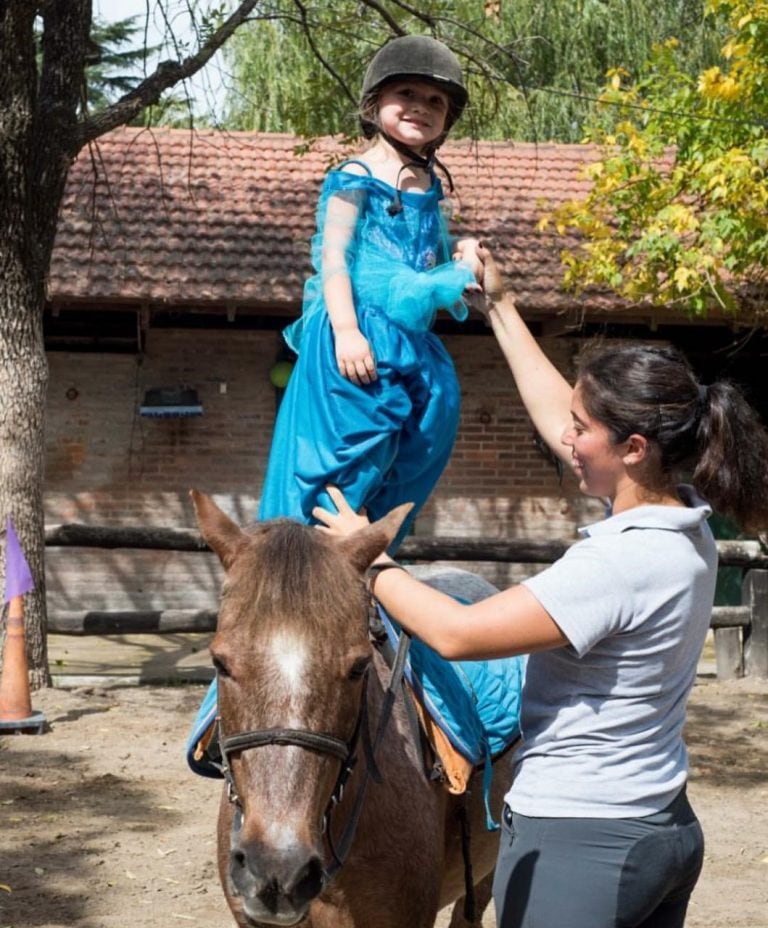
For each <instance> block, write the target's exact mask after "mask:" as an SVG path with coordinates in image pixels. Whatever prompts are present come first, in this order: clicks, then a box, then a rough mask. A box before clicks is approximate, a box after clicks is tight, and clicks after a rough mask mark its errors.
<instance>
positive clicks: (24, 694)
mask: <svg viewBox="0 0 768 928" xmlns="http://www.w3.org/2000/svg"><path fill="white" fill-rule="evenodd" d="M44 728H45V716H44V715H43V713H42V712H35V711H33V709H32V701H31V699H30V696H29V667H28V664H27V646H26V639H25V635H24V605H23V603H22V599H21V596H14V597H13V598H12V599H11V600H10V602H9V603H8V622H7V625H6V631H5V650H4V652H3V671H2V675H1V676H0V732H3V731H5V732H8V731H10V732H14V733H16V734H42V732H43V730H44Z"/></svg>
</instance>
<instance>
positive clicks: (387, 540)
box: [339, 503, 413, 573]
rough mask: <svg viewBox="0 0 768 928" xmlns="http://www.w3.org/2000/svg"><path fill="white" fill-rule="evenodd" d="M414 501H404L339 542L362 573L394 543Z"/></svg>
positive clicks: (341, 548)
mask: <svg viewBox="0 0 768 928" xmlns="http://www.w3.org/2000/svg"><path fill="white" fill-rule="evenodd" d="M411 509H413V503H403V504H402V505H401V506H397V508H395V509H393V510H392V511H391V512H388V513H387V514H386V515H385V516H383V517H382V518H381V519H379V520H378V521H377V522H372V523H371V524H370V525H366V526H365V528H361V529H358V531H356V532H355V533H354V534H353V535H348V536H347V537H346V538H344V539H343V540H342V541H340V542H339V548H340V550H341V551H342V552H343V553H344V554H345V555H346V556H347V557H348V558H349V560H350V561H351V562H352V565H353V566H354V567H356V568H357V569H358V570H359V571H360V573H363V572H364V571H366V570H368V568H369V567H370V566H371V564H372V563H373V562H374V561H375V560H376V558H377V557H378V556H379V555H380V554H381V553H382V552H383V551H386V549H387V548H388V547H389V545H390V544H391V543H392V540H393V539H394V537H395V535H397V533H398V531H399V529H400V526H401V525H402V524H403V522H404V521H405V517H406V516H407V515H408V513H409V512H410V511H411Z"/></svg>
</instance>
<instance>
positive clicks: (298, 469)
mask: <svg viewBox="0 0 768 928" xmlns="http://www.w3.org/2000/svg"><path fill="white" fill-rule="evenodd" d="M354 163H355V164H359V165H361V166H362V167H364V168H365V170H366V171H367V170H368V169H367V167H365V165H362V163H361V162H354ZM342 168H343V166H342ZM331 197H340V198H342V199H343V200H345V201H347V202H348V203H350V204H352V205H353V206H354V207H355V209H356V215H357V221H356V223H355V227H354V232H353V233H352V234H351V235H349V239H350V244H349V246H348V249H347V255H346V257H347V261H346V264H347V269H348V271H349V274H350V278H351V282H352V292H353V298H354V303H355V310H356V313H357V321H358V325H359V328H360V331H361V332H362V333H363V335H364V336H365V337H366V339H367V340H368V343H369V345H370V347H371V350H372V352H373V356H374V359H375V362H376V373H377V377H378V379H377V380H376V381H375V382H373V383H371V384H367V385H363V386H358V385H357V384H354V383H352V382H351V381H350V380H348V379H347V378H346V377H344V376H342V375H341V374H340V373H339V370H338V366H337V363H336V356H335V351H334V334H333V329H332V327H331V322H330V319H329V317H328V313H327V312H326V309H325V303H324V299H323V274H322V262H321V257H322V243H323V236H324V231H325V227H326V220H327V214H328V202H329V200H330V198H331ZM398 197H399V201H400V204H401V207H402V208H401V209H400V210H399V211H397V210H395V209H392V207H393V204H394V203H396V202H397V198H398ZM442 198H443V191H442V187H441V185H440V181H439V180H438V178H437V177H435V176H434V175H433V178H432V183H431V186H430V188H429V190H428V191H427V192H426V193H414V192H412V191H400V192H399V193H397V196H396V191H395V189H394V188H393V187H391V186H390V185H389V184H387V183H385V182H383V181H381V180H379V179H377V178H375V177H372V176H370V173H368V174H365V175H361V174H353V173H351V172H350V171H345V170H343V169H336V170H332V171H330V172H329V173H328V174H327V176H326V179H325V182H324V184H323V188H322V191H321V194H320V200H319V204H318V210H317V232H316V234H315V235H314V237H313V239H312V264H313V267H314V268H315V270H316V272H317V273H316V274H315V275H314V276H313V277H311V278H310V279H309V280H308V281H307V284H306V286H305V290H304V306H303V312H302V315H301V317H300V318H299V319H298V320H297V321H296V322H295V323H293V325H291V326H289V327H288V328H287V329H286V330H285V332H284V335H285V339H286V341H287V342H288V344H289V345H290V347H291V348H292V349H293V350H294V351H296V352H297V353H298V361H297V363H296V367H295V369H294V371H293V373H292V375H291V378H290V381H289V383H288V387H287V390H286V392H285V396H284V397H283V401H282V403H281V405H280V412H279V415H278V418H277V422H276V424H275V433H274V437H273V439H272V449H271V452H270V458H269V463H268V466H267V473H266V477H265V481H264V487H263V491H262V496H261V504H260V507H259V518H260V519H271V518H275V517H278V516H290V517H293V518H297V519H300V520H302V521H304V522H311V521H312V518H311V514H312V509H313V508H314V507H315V506H317V505H321V506H323V507H325V508H329V509H331V511H333V509H334V506H333V504H332V503H331V501H330V499H329V498H328V495H327V493H326V491H325V487H326V485H327V484H334V485H336V486H338V487H339V488H340V489H341V490H342V491H343V492H344V495H345V496H346V498H347V500H348V501H349V503H350V505H351V506H352V507H353V508H354V509H359V508H360V507H361V506H365V507H366V509H367V511H368V514H369V516H370V517H371V519H372V520H374V519H377V518H380V517H381V516H383V515H385V514H386V513H387V512H389V511H390V510H391V509H392V508H394V507H395V506H397V505H399V504H400V503H404V502H413V503H414V504H415V505H414V508H413V510H412V512H411V515H410V517H409V522H410V521H412V520H413V518H414V517H415V515H416V513H417V512H418V510H419V509H420V508H421V507H422V505H423V504H424V502H425V501H426V499H427V497H428V496H429V494H430V492H431V491H432V489H433V487H434V485H435V484H436V483H437V480H438V479H439V477H440V475H441V473H442V472H443V469H444V468H445V465H446V464H447V462H448V458H449V455H450V453H451V449H452V447H453V443H454V439H455V437H456V430H457V427H458V421H459V406H460V392H459V386H458V382H457V379H456V373H455V370H454V367H453V362H452V361H451V359H450V357H449V355H448V353H447V351H446V350H445V348H444V347H443V344H442V342H441V341H440V340H439V339H438V337H437V336H436V335H434V334H433V333H432V332H431V331H430V328H431V326H432V324H433V322H434V319H435V316H436V313H437V310H438V309H446V310H447V311H448V312H450V313H451V314H452V315H453V316H454V317H455V318H456V319H459V320H463V319H465V318H466V316H467V308H466V306H465V305H464V303H463V302H462V294H463V292H464V289H465V287H466V286H467V285H468V284H472V283H474V276H473V274H472V271H471V270H470V268H469V267H468V266H467V265H465V264H461V263H457V262H454V261H452V260H451V253H450V240H449V236H448V230H447V227H446V223H445V221H444V219H443V216H442V212H441V210H440V200H442ZM328 221H329V222H332V221H333V220H332V219H328ZM331 273H332V271H331ZM407 528H408V525H407V524H406V525H405V526H403V529H402V530H401V532H400V536H399V538H398V539H397V540H396V542H395V544H394V545H393V546H392V547H391V548H390V551H393V550H394V549H395V548H396V546H397V543H398V542H399V540H400V539H401V538H402V537H403V536H404V535H405V534H406V532H407Z"/></svg>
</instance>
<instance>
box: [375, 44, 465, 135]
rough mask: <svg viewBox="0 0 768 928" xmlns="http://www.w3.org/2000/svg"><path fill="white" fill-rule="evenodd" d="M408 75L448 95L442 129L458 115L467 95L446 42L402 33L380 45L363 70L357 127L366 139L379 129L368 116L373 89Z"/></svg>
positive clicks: (459, 71) (461, 77) (459, 70)
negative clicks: (449, 104) (366, 67)
mask: <svg viewBox="0 0 768 928" xmlns="http://www.w3.org/2000/svg"><path fill="white" fill-rule="evenodd" d="M408 78H413V79H414V80H422V81H428V82H429V83H432V84H436V85H437V86H438V87H440V89H441V90H443V91H444V92H445V93H446V94H447V95H448V97H449V99H450V101H451V106H450V110H449V113H448V116H447V118H446V121H445V131H446V132H447V131H448V130H449V129H450V127H451V126H452V125H453V123H454V122H456V120H457V119H458V118H459V116H461V114H462V112H463V110H464V107H465V106H466V104H467V100H468V98H469V95H468V94H467V89H466V87H465V86H464V77H463V75H462V73H461V65H460V64H459V62H458V59H457V58H456V56H455V55H454V54H453V52H452V51H451V50H450V48H448V46H447V45H444V44H443V43H442V42H439V41H438V40H437V39H433V38H432V37H431V36H427V35H405V36H401V37H400V38H397V39H392V40H391V41H390V42H387V44H386V45H383V46H382V47H381V48H380V49H379V50H378V52H376V54H375V55H374V56H373V59H372V61H371V63H370V64H369V65H368V70H367V71H366V72H365V77H364V78H363V89H362V93H361V99H360V113H361V115H360V126H361V128H362V130H363V135H365V137H366V138H367V139H370V138H373V136H374V135H376V133H377V132H378V131H379V127H378V126H377V125H376V123H375V122H373V121H372V118H371V109H372V107H371V104H372V103H373V101H374V100H375V96H376V94H377V92H378V91H379V90H380V89H381V87H382V86H383V85H384V84H388V83H390V82H391V81H394V80H401V79H408Z"/></svg>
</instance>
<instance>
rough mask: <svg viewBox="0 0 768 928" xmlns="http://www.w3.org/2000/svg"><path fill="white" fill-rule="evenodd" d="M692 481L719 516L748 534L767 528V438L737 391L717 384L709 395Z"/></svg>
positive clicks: (732, 386)
mask: <svg viewBox="0 0 768 928" xmlns="http://www.w3.org/2000/svg"><path fill="white" fill-rule="evenodd" d="M702 407H703V408H702V415H701V421H700V423H699V429H698V433H697V443H698V446H699V449H700V453H699V457H698V460H697V462H696V465H695V467H694V471H693V478H692V482H693V485H694V486H695V487H696V489H697V491H698V492H699V493H700V494H701V495H702V496H703V497H704V499H706V500H707V501H708V502H710V503H711V504H712V506H713V507H714V509H715V510H716V511H717V512H720V513H722V514H723V515H730V516H731V517H732V518H733V519H734V520H735V521H736V522H737V523H738V524H739V525H740V526H741V527H742V528H744V529H745V530H746V531H748V532H749V531H754V532H763V531H765V530H766V529H768V434H766V430H765V428H764V426H763V425H762V423H761V422H760V419H759V418H758V415H757V413H756V412H755V410H754V409H752V407H751V406H750V405H749V404H748V403H747V401H746V400H745V399H744V396H743V395H742V393H741V391H740V390H739V389H738V387H736V386H734V385H733V384H731V383H729V382H728V381H722V380H721V381H717V382H716V383H713V384H711V385H710V386H709V387H708V388H707V391H706V398H705V399H704V401H703V403H702Z"/></svg>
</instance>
